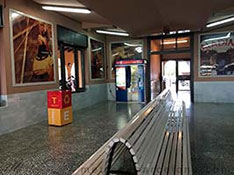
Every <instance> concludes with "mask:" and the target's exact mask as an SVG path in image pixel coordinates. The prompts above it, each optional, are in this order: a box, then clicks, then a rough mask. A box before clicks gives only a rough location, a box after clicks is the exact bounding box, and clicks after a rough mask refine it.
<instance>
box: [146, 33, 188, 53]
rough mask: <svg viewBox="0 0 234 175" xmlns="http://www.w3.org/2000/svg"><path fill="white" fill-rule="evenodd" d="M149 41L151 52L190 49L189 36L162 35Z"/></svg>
mask: <svg viewBox="0 0 234 175" xmlns="http://www.w3.org/2000/svg"><path fill="white" fill-rule="evenodd" d="M150 42H151V43H150V44H151V52H162V51H165V52H172V51H177V50H189V49H190V37H189V36H176V37H164V38H160V39H153V40H151V41H150Z"/></svg>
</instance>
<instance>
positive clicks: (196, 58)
mask: <svg viewBox="0 0 234 175" xmlns="http://www.w3.org/2000/svg"><path fill="white" fill-rule="evenodd" d="M222 31H234V25H232V26H228V27H224V28H220V29H216V30H212V31H209V32H203V33H195V34H194V81H234V77H199V76H198V73H199V72H198V68H199V67H198V66H199V65H198V62H199V61H198V59H199V58H198V52H199V48H198V47H199V46H198V45H199V43H198V37H199V34H204V33H215V32H222Z"/></svg>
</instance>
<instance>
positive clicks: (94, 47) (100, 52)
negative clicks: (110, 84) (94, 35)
mask: <svg viewBox="0 0 234 175" xmlns="http://www.w3.org/2000/svg"><path fill="white" fill-rule="evenodd" d="M90 45H91V48H90V50H91V79H104V78H105V69H104V67H105V66H104V65H105V60H104V58H105V51H104V43H103V42H100V41H96V40H93V39H90Z"/></svg>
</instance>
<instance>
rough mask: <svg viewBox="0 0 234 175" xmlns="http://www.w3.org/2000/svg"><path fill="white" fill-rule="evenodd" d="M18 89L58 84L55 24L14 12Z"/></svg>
mask: <svg viewBox="0 0 234 175" xmlns="http://www.w3.org/2000/svg"><path fill="white" fill-rule="evenodd" d="M9 15H10V35H11V36H10V39H11V59H12V72H13V73H12V77H13V78H12V79H13V85H14V86H26V85H37V84H48V83H55V73H54V72H55V66H54V63H55V55H54V34H53V24H52V23H49V22H47V21H44V20H41V19H38V18H34V17H31V16H29V15H26V14H24V13H21V12H19V11H15V10H12V9H10V13H9Z"/></svg>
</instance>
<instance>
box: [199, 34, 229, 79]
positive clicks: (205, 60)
mask: <svg viewBox="0 0 234 175" xmlns="http://www.w3.org/2000/svg"><path fill="white" fill-rule="evenodd" d="M199 50H200V51H199V52H200V72H199V74H200V76H201V77H221V76H234V32H223V33H215V34H204V35H200V48H199Z"/></svg>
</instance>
